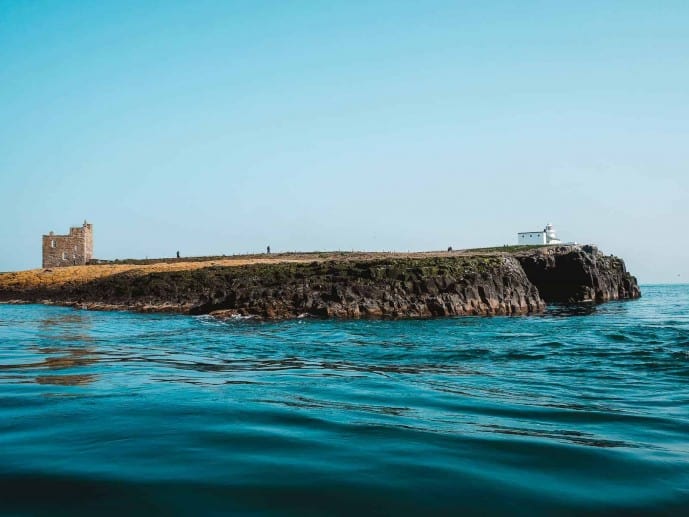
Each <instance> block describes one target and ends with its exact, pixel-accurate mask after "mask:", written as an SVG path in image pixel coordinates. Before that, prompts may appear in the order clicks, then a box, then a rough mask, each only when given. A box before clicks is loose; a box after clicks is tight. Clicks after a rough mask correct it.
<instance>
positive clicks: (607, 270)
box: [0, 246, 640, 319]
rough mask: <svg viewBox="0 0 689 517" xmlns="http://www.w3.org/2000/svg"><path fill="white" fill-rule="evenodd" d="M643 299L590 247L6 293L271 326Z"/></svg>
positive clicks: (268, 268) (186, 275)
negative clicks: (255, 320)
mask: <svg viewBox="0 0 689 517" xmlns="http://www.w3.org/2000/svg"><path fill="white" fill-rule="evenodd" d="M638 296H640V292H639V288H638V286H637V284H636V279H635V278H634V277H633V276H631V275H629V273H627V272H626V270H625V266H624V262H623V261H622V260H620V259H619V258H616V257H612V256H605V255H603V254H601V253H600V252H599V251H598V250H597V249H595V248H593V247H586V246H584V247H571V246H570V247H548V248H539V249H535V250H529V251H521V252H517V253H514V254H512V253H505V252H491V253H476V254H469V253H457V254H450V255H447V254H445V255H444V256H435V257H434V256H427V257H409V258H376V259H367V260H363V259H360V260H350V259H346V260H344V259H343V260H329V261H320V262H311V263H288V262H275V263H267V264H265V263H264V264H254V265H245V266H231V267H228V266H211V267H206V268H202V269H195V270H182V271H166V272H157V273H147V274H141V273H137V272H126V273H120V274H113V275H111V276H106V277H102V278H98V279H96V280H91V281H85V282H82V283H71V284H62V285H55V286H51V285H43V284H40V285H38V286H37V287H33V288H21V289H5V290H3V288H2V287H0V301H1V300H5V301H7V300H24V301H34V302H35V301H38V302H47V303H58V304H63V305H73V306H76V307H82V308H90V309H129V310H138V311H151V312H162V311H168V312H181V313H190V314H213V315H217V316H221V317H222V316H227V317H230V316H255V317H261V318H266V319H284V318H295V317H300V316H306V315H308V316H314V317H320V318H424V317H435V316H462V315H514V314H529V313H536V312H540V311H542V310H543V309H544V308H545V303H546V302H581V301H593V302H604V301H607V300H613V299H624V298H637V297H638Z"/></svg>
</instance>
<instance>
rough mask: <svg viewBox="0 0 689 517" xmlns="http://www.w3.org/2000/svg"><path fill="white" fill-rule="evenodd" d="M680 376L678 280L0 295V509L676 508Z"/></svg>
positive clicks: (688, 336) (684, 392)
mask: <svg viewBox="0 0 689 517" xmlns="http://www.w3.org/2000/svg"><path fill="white" fill-rule="evenodd" d="M688 376H689V287H687V286H648V287H645V288H644V298H642V299H641V300H638V301H634V302H611V303H609V304H605V305H602V306H598V307H596V306H594V305H591V304H582V305H580V306H553V307H551V308H549V310H548V311H547V312H546V314H544V315H542V316H534V317H514V318H505V317H496V318H473V317H470V318H457V319H440V320H427V321H335V322H328V321H317V320H299V321H289V322H281V323H265V322H259V321H255V320H242V321H233V320H229V321H219V320H215V319H213V318H209V317H207V316H199V317H184V316H170V315H137V314H128V313H117V312H115V313H107V312H98V313H96V312H93V313H92V312H83V311H75V310H71V309H65V308H59V307H46V306H35V305H33V306H32V305H24V306H0V513H10V514H46V515H52V514H55V513H56V509H58V508H59V510H60V511H59V512H57V513H61V512H62V513H69V514H76V513H83V514H93V513H101V514H102V513H106V514H107V513H112V514H115V513H122V512H131V511H132V510H135V509H139V508H142V506H141V505H142V504H143V505H144V506H146V507H148V508H151V509H155V511H156V512H158V513H161V512H162V513H173V514H174V513H182V514H189V513H194V514H196V513H202V514H203V513H228V512H230V513H232V512H237V513H268V514H271V513H280V514H294V515H303V514H309V513H329V514H351V513H354V512H365V513H367V514H368V513H371V510H372V509H375V511H376V512H378V513H382V514H389V513H400V514H418V513H448V514H450V513H452V514H455V513H457V511H458V510H464V511H468V512H470V513H471V512H478V511H481V512H493V513H494V512H499V513H528V514H533V513H546V514H553V513H583V512H590V511H597V512H601V511H602V512H613V513H648V512H661V513H663V512H664V513H676V512H678V511H679V510H681V509H682V508H686V507H687V506H689V493H688V491H687V488H686V487H687V486H689V438H688V437H689V385H688V384H687V382H686V381H687V377H688ZM36 493H40V494H41V497H40V498H37V497H35V494H36Z"/></svg>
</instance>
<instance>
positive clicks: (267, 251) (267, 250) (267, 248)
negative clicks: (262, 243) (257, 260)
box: [266, 246, 270, 255]
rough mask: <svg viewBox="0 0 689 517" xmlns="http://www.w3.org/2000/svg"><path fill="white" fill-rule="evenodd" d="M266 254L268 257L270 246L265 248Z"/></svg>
mask: <svg viewBox="0 0 689 517" xmlns="http://www.w3.org/2000/svg"><path fill="white" fill-rule="evenodd" d="M266 253H267V254H268V255H270V246H266Z"/></svg>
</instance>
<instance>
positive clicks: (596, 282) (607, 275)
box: [515, 246, 641, 303]
mask: <svg viewBox="0 0 689 517" xmlns="http://www.w3.org/2000/svg"><path fill="white" fill-rule="evenodd" d="M515 258H516V259H517V260H518V261H519V263H520V264H521V266H522V268H523V269H524V272H525V273H526V276H527V277H528V278H529V280H530V281H531V283H533V284H534V285H535V286H536V287H537V288H538V291H539V293H540V294H541V296H542V297H543V299H544V300H545V301H546V302H549V303H550V302H561V303H567V302H596V303H602V302H607V301H609V300H624V299H633V298H639V297H640V296H641V291H640V290H639V286H638V284H637V281H636V278H635V277H633V276H632V275H630V274H629V273H628V272H627V270H626V268H625V265H624V261H623V260H622V259H620V258H618V257H614V256H612V255H604V254H602V253H601V252H600V251H599V250H598V248H596V247H595V246H557V247H544V248H538V249H536V250H531V251H528V252H521V253H517V254H515Z"/></svg>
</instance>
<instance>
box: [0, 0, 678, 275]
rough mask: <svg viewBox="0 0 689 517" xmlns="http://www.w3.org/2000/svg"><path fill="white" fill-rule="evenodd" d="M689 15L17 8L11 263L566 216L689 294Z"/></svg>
mask: <svg viewBox="0 0 689 517" xmlns="http://www.w3.org/2000/svg"><path fill="white" fill-rule="evenodd" d="M687 27H689V2H686V1H685V0H682V1H658V2H648V1H634V0H626V1H620V2H607V1H603V0H599V1H590V2H589V1H578V2H560V1H528V0H525V1H520V2H514V1H513V0H510V1H485V2H476V1H467V2H463V1H457V0H455V1H435V0H425V1H423V2H419V1H405V0H394V1H386V0H380V1H358V0H347V1H336V0H328V1H319V0H313V1H299V0H290V1H285V0H280V1H259V0H247V1H231V0H225V1H217V2H212V1H205V0H195V1H194V2H187V1H184V2H181V1H180V2H177V1H174V0H165V1H159V2H155V1H131V2H130V1H127V0H118V1H113V2H108V1H105V0H103V1H99V2H92V1H88V2H80V1H77V0H73V1H69V2H65V1H50V0H45V1H42V2H23V1H19V0H0V239H1V240H2V245H0V250H1V253H0V271H11V270H18V269H28V268H35V267H40V262H41V235H42V234H44V233H48V232H49V231H51V230H52V231H55V232H56V233H58V234H63V233H66V232H67V231H68V228H69V227H70V226H75V225H80V224H81V223H82V222H83V221H84V219H88V221H89V222H91V223H93V225H94V241H95V244H94V247H95V250H94V251H95V256H96V257H98V258H102V259H115V258H126V257H137V258H138V257H151V258H152V257H161V256H173V255H174V254H175V252H176V251H177V250H179V251H180V252H181V253H182V255H183V256H185V255H186V256H192V255H209V254H214V255H215V254H228V255H229V254H235V253H248V252H260V251H263V250H265V247H266V246H267V245H270V246H271V248H272V250H273V251H274V252H279V251H293V250H300V251H311V250H386V251H387V250H397V251H407V250H437V249H446V248H447V247H448V246H453V247H454V248H455V249H461V248H470V247H481V246H494V245H502V244H506V243H508V244H514V243H516V239H517V232H519V231H530V230H539V229H542V228H543V226H545V224H546V223H548V222H551V223H553V225H554V226H555V228H556V229H557V231H558V234H559V236H560V237H561V238H562V239H563V240H565V241H576V242H580V243H594V244H596V245H598V246H599V247H600V249H602V250H603V251H604V252H605V253H613V254H616V255H619V256H621V257H622V258H624V259H625V261H626V263H627V267H628V269H629V270H630V271H631V272H632V273H633V274H635V275H636V276H637V277H638V278H639V280H640V282H642V283H660V282H689V239H688V238H687V228H688V227H689V30H687Z"/></svg>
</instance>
